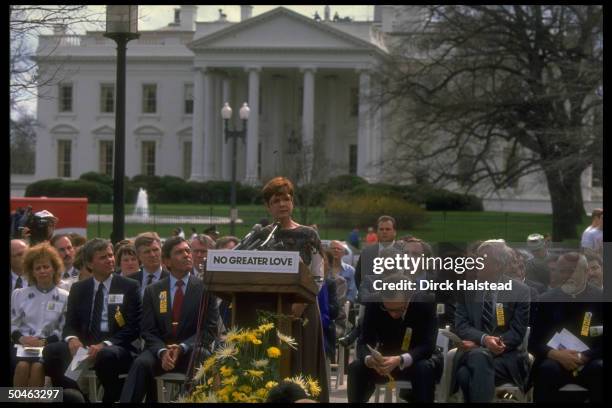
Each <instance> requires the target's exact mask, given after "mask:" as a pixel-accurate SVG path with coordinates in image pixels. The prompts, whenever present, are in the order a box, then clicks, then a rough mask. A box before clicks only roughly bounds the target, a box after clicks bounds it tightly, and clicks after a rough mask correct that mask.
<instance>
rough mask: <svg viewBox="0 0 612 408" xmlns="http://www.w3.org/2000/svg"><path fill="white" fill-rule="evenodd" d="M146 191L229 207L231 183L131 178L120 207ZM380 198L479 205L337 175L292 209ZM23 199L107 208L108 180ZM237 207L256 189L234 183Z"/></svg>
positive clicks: (431, 206)
mask: <svg viewBox="0 0 612 408" xmlns="http://www.w3.org/2000/svg"><path fill="white" fill-rule="evenodd" d="M140 188H144V189H146V190H147V193H148V196H149V201H150V202H152V203H192V204H224V203H229V201H230V194H231V182H229V181H207V182H195V181H185V180H183V179H182V178H179V177H174V176H163V177H159V176H143V175H138V176H134V177H133V178H132V179H129V178H127V177H126V178H125V201H126V203H134V202H136V197H137V195H138V190H139V189H140ZM343 194H344V195H345V196H344V197H359V196H368V197H375V196H380V197H382V196H384V197H393V198H397V199H400V200H404V201H407V202H411V203H414V204H415V205H417V206H418V207H424V208H425V209H427V210H430V211H442V210H445V211H482V210H483V206H482V200H480V199H479V198H478V197H476V196H473V195H464V194H459V193H452V192H450V191H447V190H444V189H438V188H433V187H430V186H422V185H418V186H417V185H411V186H401V185H395V184H384V183H375V184H370V183H368V182H367V181H366V180H364V179H362V178H361V177H357V176H352V175H343V176H338V177H334V178H332V179H330V180H329V181H328V182H326V183H319V184H311V185H308V186H300V187H299V188H297V190H296V205H298V206H304V205H306V206H324V205H325V204H326V199H327V198H328V197H333V196H337V195H343ZM26 196H27V197H33V196H47V197H83V196H85V197H87V198H88V199H89V201H90V202H96V203H110V202H112V197H113V180H112V179H111V178H110V177H108V176H104V175H101V174H98V173H94V172H89V173H85V174H83V175H81V177H80V178H79V179H78V180H63V179H47V180H40V181H37V182H35V183H32V184H30V185H29V186H28V188H27V189H26ZM236 200H237V202H238V204H261V203H262V197H261V187H260V186H255V187H252V186H247V185H243V184H240V183H238V186H237V190H236Z"/></svg>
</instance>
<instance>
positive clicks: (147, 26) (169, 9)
mask: <svg viewBox="0 0 612 408" xmlns="http://www.w3.org/2000/svg"><path fill="white" fill-rule="evenodd" d="M179 7H180V6H175V5H174V6H144V5H142V6H139V8H138V15H139V22H138V29H139V30H142V31H146V30H155V29H159V28H162V27H165V26H167V25H168V24H169V23H171V22H172V21H173V20H174V9H175V8H179ZM275 7H278V5H271V6H263V5H256V6H253V16H257V15H259V14H263V13H265V12H267V11H269V10H271V9H273V8H275ZM284 7H286V8H288V9H291V10H293V11H295V12H298V13H300V14H303V15H305V16H307V17H313V16H314V14H315V12H318V13H319V15H320V16H321V18H323V16H324V9H325V5H315V6H306V5H300V6H284ZM89 8H90V9H91V11H93V12H95V13H100V14H99V15H100V21H104V14H105V12H106V6H89ZM219 9H222V10H223V13H225V14H226V15H227V19H228V20H229V21H232V22H238V21H240V6H239V5H236V6H231V5H230V6H228V5H205V6H198V15H197V18H196V21H215V20H217V19H218V18H219ZM330 12H331V13H330V16H332V17H333V15H334V14H335V13H336V12H337V13H338V15H339V16H340V17H351V18H352V19H353V20H357V21H371V20H372V19H373V16H374V6H373V5H355V6H348V5H342V6H333V5H330ZM74 29H75V31H76V33H77V34H84V33H85V31H86V30H96V31H99V30H104V29H105V27H104V24H103V23H99V24H97V25H94V24H87V25H80V26H76V27H74ZM49 31H50V30H49ZM45 34H50V32H49V33H45ZM34 47H35V45H34ZM22 106H23V107H24V108H25V109H26V110H28V111H29V112H31V113H34V114H35V113H36V101H35V100H34V99H30V100H28V101H26V102H24V103H23V104H22ZM13 114H15V112H13Z"/></svg>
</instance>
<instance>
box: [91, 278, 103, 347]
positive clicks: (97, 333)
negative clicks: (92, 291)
mask: <svg viewBox="0 0 612 408" xmlns="http://www.w3.org/2000/svg"><path fill="white" fill-rule="evenodd" d="M103 308H104V285H103V284H102V283H100V284H99V285H98V291H97V292H96V297H95V299H94V307H93V313H92V315H91V321H90V324H89V333H90V335H91V339H92V342H93V343H94V344H97V343H99V342H100V341H101V340H102V335H101V332H102V329H101V327H100V324H101V323H102V309H103Z"/></svg>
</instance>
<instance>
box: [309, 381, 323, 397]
mask: <svg viewBox="0 0 612 408" xmlns="http://www.w3.org/2000/svg"><path fill="white" fill-rule="evenodd" d="M306 383H307V385H308V390H309V391H310V395H312V396H313V397H316V396H318V395H319V394H320V393H321V387H319V383H318V382H317V380H315V379H313V378H312V377H310V376H308V377H306Z"/></svg>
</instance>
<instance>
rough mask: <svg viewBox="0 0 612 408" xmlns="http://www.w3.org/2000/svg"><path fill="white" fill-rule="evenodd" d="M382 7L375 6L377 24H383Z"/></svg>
mask: <svg viewBox="0 0 612 408" xmlns="http://www.w3.org/2000/svg"><path fill="white" fill-rule="evenodd" d="M382 12H383V11H382V6H381V5H379V4H377V5H375V6H374V21H375V22H377V23H380V22H382Z"/></svg>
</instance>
